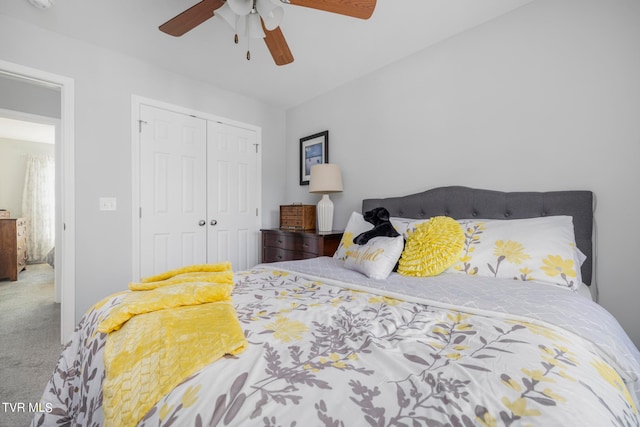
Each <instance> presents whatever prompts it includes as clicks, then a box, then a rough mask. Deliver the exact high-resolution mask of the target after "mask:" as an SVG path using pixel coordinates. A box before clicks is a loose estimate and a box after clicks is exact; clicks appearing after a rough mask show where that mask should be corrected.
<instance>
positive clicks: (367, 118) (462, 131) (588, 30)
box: [286, 0, 640, 346]
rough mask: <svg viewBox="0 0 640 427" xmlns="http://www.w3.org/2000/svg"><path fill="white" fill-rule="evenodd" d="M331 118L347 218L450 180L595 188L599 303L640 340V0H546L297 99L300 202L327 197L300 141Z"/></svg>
mask: <svg viewBox="0 0 640 427" xmlns="http://www.w3.org/2000/svg"><path fill="white" fill-rule="evenodd" d="M327 129H328V130H329V132H330V134H329V145H330V148H329V153H330V160H331V162H332V163H338V164H340V165H341V166H342V168H343V175H344V176H343V178H344V192H343V193H340V194H335V195H332V196H331V198H332V200H333V201H334V203H335V209H336V219H335V222H336V226H337V227H341V226H342V227H344V225H345V223H346V221H347V219H348V215H349V213H350V212H351V211H353V210H359V209H360V201H361V199H363V198H366V197H372V196H391V195H402V194H408V193H413V192H416V191H422V190H425V189H428V188H432V187H436V186H442V185H467V186H471V187H477V188H488V189H496V190H503V191H516V190H532V191H546V190H555V189H587V190H592V191H594V192H595V195H596V198H597V208H596V213H595V216H596V222H597V230H598V235H597V239H598V246H597V250H598V260H597V266H598V271H597V280H598V283H599V288H600V303H601V304H602V305H603V306H604V307H605V308H607V309H608V310H609V311H610V312H611V313H613V314H614V316H615V317H616V318H617V319H618V320H619V321H620V323H621V324H622V326H623V327H624V328H625V329H626V331H627V332H628V333H629V335H630V336H631V337H632V339H633V340H634V342H635V343H636V345H638V346H640V327H638V325H640V311H639V310H638V302H639V301H640V286H638V281H639V279H638V270H637V266H636V264H637V261H636V258H637V254H638V253H640V239H637V238H635V237H634V235H633V234H632V233H633V232H634V230H635V228H636V222H637V221H636V216H637V213H638V212H640V167H638V162H639V161H640V2H638V1H634V0H606V1H604V0H536V1H534V2H532V3H530V4H528V5H526V6H524V7H522V8H519V9H517V10H515V11H513V12H511V13H509V14H507V15H504V16H502V17H500V18H498V19H496V20H494V21H491V22H488V23H486V24H484V25H481V26H478V27H476V28H474V29H472V30H470V31H467V32H465V33H463V34H461V35H459V36H456V37H453V38H451V39H449V40H446V41H444V42H442V43H440V44H438V45H436V46H433V47H431V48H429V49H426V50H424V51H422V52H420V53H418V54H416V55H413V56H411V57H409V58H406V59H405V60H402V61H399V62H397V63H395V64H392V65H390V66H388V67H386V68H384V69H382V70H379V71H378V72H375V73H372V74H370V75H368V76H366V77H364V78H361V79H359V80H357V81H355V82H353V83H351V84H347V85H345V86H343V87H341V88H339V89H337V90H334V91H332V92H330V93H327V94H326V95H324V96H321V97H319V98H317V99H315V100H313V101H310V102H307V103H305V104H303V105H300V106H298V107H296V108H293V109H291V110H289V111H288V112H287V143H288V150H287V156H288V157H287V164H288V167H287V171H288V175H287V195H286V198H287V200H289V201H301V202H310V203H316V202H317V200H318V197H316V196H311V195H309V194H308V193H307V187H300V186H299V185H298V166H297V161H298V160H297V156H298V144H299V142H298V139H299V138H301V137H303V136H306V135H311V134H313V133H315V132H318V131H322V130H327Z"/></svg>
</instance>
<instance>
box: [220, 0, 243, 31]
mask: <svg viewBox="0 0 640 427" xmlns="http://www.w3.org/2000/svg"><path fill="white" fill-rule="evenodd" d="M216 15H220V17H221V18H222V19H224V21H225V22H226V23H227V24H229V25H230V26H231V28H232V29H233V30H234V31H235V30H236V28H237V26H238V15H236V13H235V12H234V11H233V10H232V9H231V6H229V2H228V1H227V2H225V3H224V5H223V6H222V7H221V8H220V9H218V10H216Z"/></svg>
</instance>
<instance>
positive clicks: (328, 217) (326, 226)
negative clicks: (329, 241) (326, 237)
mask: <svg viewBox="0 0 640 427" xmlns="http://www.w3.org/2000/svg"><path fill="white" fill-rule="evenodd" d="M316 213H317V217H318V232H320V233H326V232H329V231H331V230H332V229H333V202H332V201H331V199H330V198H329V195H328V194H323V195H322V199H320V201H319V202H318V206H317V209H316Z"/></svg>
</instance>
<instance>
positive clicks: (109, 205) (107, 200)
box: [100, 197, 116, 211]
mask: <svg viewBox="0 0 640 427" xmlns="http://www.w3.org/2000/svg"><path fill="white" fill-rule="evenodd" d="M100 210H101V211H115V210H116V198H115V197H100Z"/></svg>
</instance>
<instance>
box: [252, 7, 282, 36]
mask: <svg viewBox="0 0 640 427" xmlns="http://www.w3.org/2000/svg"><path fill="white" fill-rule="evenodd" d="M256 9H257V10H258V13H259V14H260V16H261V17H262V20H263V21H264V26H265V27H266V28H267V30H269V31H272V30H274V29H276V28H277V27H278V26H280V22H282V18H283V16H284V9H283V8H282V7H280V6H278V5H276V4H274V3H272V2H271V1H270V0H257V1H256Z"/></svg>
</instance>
